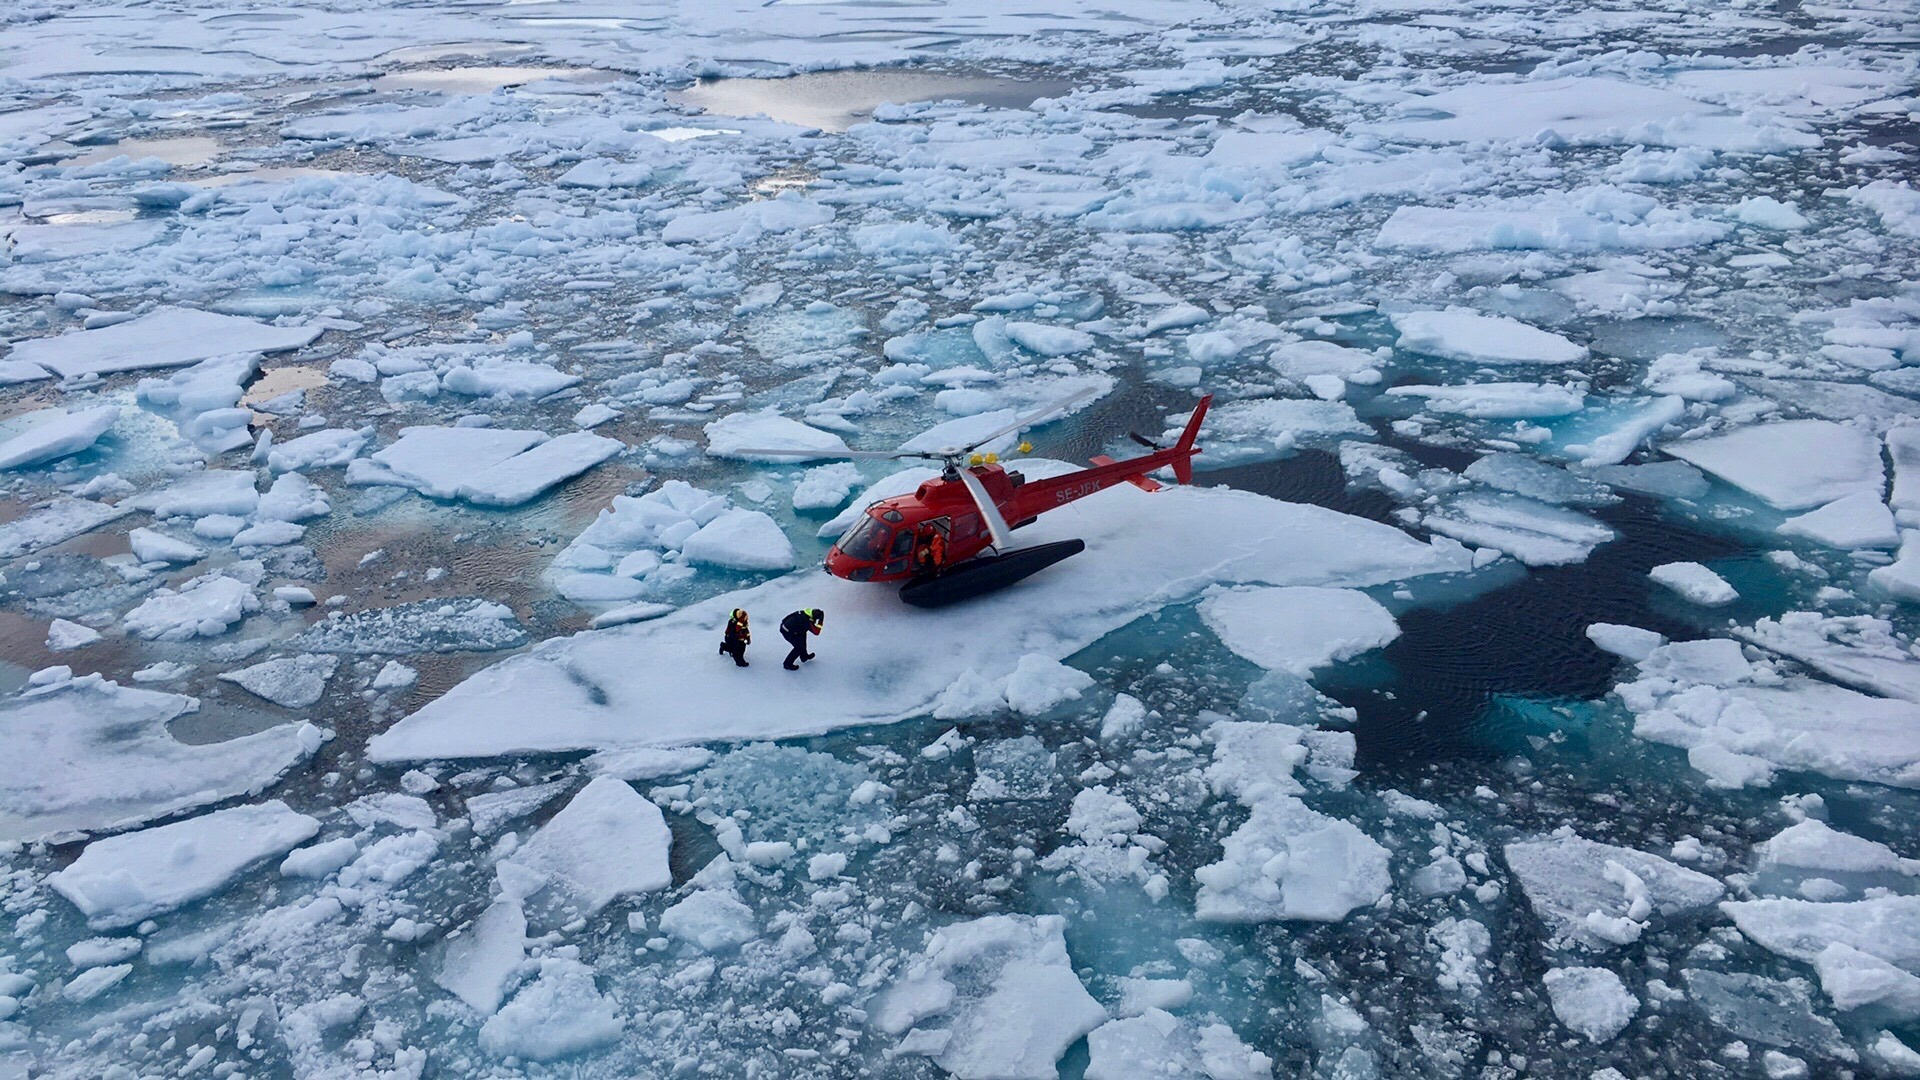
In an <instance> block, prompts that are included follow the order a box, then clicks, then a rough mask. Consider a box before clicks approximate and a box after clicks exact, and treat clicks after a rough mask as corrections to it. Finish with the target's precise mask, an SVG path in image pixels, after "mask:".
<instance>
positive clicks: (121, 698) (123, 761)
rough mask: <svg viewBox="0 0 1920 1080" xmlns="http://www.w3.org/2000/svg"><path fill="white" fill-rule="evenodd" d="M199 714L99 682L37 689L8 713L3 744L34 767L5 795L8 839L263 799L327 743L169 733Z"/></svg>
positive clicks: (277, 730) (176, 701) (293, 729)
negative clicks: (254, 794) (235, 799)
mask: <svg viewBox="0 0 1920 1080" xmlns="http://www.w3.org/2000/svg"><path fill="white" fill-rule="evenodd" d="M198 707H199V702H198V701H196V700H195V699H193V698H190V697H185V696H182V695H179V694H168V693H161V692H158V691H154V690H140V689H135V688H133V687H127V686H118V685H116V684H114V683H112V682H108V681H107V680H105V679H103V678H101V677H100V676H98V675H86V676H80V677H78V678H73V679H67V680H61V681H58V682H53V683H50V684H48V685H45V686H41V687H32V688H29V689H28V690H26V691H25V692H23V693H22V694H20V695H19V696H18V697H16V698H13V699H12V700H10V701H7V702H6V703H5V704H4V705H0V745H4V746H5V747H6V748H7V756H8V757H10V758H12V759H14V760H16V761H26V760H29V759H31V760H33V761H34V762H35V763H36V765H35V767H34V768H33V769H31V770H26V771H23V772H20V773H19V774H17V775H16V776H15V777H14V779H13V781H12V782H11V783H9V784H8V785H7V789H6V791H5V793H4V794H0V837H3V838H5V839H13V840H34V839H41V838H44V837H48V836H52V835H57V834H71V833H75V832H90V831H94V830H99V829H106V828H111V827H115V826H125V825H131V824H136V823H139V822H142V821H149V820H152V819H154V818H159V817H164V816H166V815H168V814H171V813H176V812H178V811H181V810H186V809H189V808H192V807H196V806H202V805H205V804H207V803H212V802H217V801H219V800H221V799H225V798H229V797H232V796H235V795H241V794H245V793H247V792H251V791H257V790H259V789H261V788H263V787H265V786H266V785H268V784H269V783H272V782H273V781H274V780H276V779H278V778H279V777H280V776H281V774H283V773H285V772H286V771H287V770H288V769H289V768H291V767H292V766H294V765H295V764H297V763H299V762H300V761H303V760H305V759H306V757H307V756H308V755H310V754H312V753H313V752H314V751H315V750H316V749H318V747H319V745H320V741H321V736H320V732H319V730H318V729H316V728H314V727H312V726H311V725H304V724H284V725H281V726H278V727H270V728H267V729H266V730H264V731H258V732H255V733H254V734H251V735H242V736H240V737H238V738H235V739H229V740H227V741H225V742H218V743H209V744H200V745H195V744H189V743H183V742H180V741H178V740H177V739H175V738H174V737H173V736H172V735H171V734H169V733H168V730H167V725H168V724H169V723H170V722H172V721H173V720H175V719H176V718H178V717H181V716H185V715H188V714H190V713H191V712H192V711H193V710H195V709H197V708H198Z"/></svg>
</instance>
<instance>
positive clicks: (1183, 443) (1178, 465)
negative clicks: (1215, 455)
mask: <svg viewBox="0 0 1920 1080" xmlns="http://www.w3.org/2000/svg"><path fill="white" fill-rule="evenodd" d="M1212 404H1213V395H1212V394H1208V395H1206V396H1205V397H1203V398H1201V399H1200V404H1198V405H1195V406H1194V407H1193V416H1191V417H1190V418H1188V420H1187V426H1186V429H1185V430H1183V431H1181V432H1180V441H1179V442H1177V443H1175V444H1174V446H1173V449H1174V452H1175V454H1177V455H1178V456H1176V457H1175V458H1174V459H1173V478H1174V479H1175V480H1178V481H1180V482H1181V483H1183V484H1191V483H1193V455H1195V454H1198V453H1200V448H1199V447H1198V446H1195V445H1194V440H1196V439H1198V438H1199V437H1200V422H1201V421H1202V420H1205V419H1206V418H1207V408H1208V406H1210V405H1212Z"/></svg>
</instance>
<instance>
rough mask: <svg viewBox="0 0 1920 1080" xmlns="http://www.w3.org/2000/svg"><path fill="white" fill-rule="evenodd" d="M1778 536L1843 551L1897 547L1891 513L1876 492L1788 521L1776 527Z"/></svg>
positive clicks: (1832, 504) (1833, 503) (1868, 492)
mask: <svg viewBox="0 0 1920 1080" xmlns="http://www.w3.org/2000/svg"><path fill="white" fill-rule="evenodd" d="M1779 532H1780V533H1781V534H1782V535H1784V536H1804V537H1806V538H1807V539H1809V540H1812V541H1815V542H1816V543H1821V544H1825V545H1827V546H1828V547H1833V548H1840V549H1842V550H1846V551H1852V550H1855V549H1858V548H1890V547H1894V546H1896V545H1898V544H1899V543H1900V531H1899V529H1897V528H1895V526H1894V523H1893V511H1891V510H1889V509H1887V504H1886V503H1883V502H1881V501H1880V494H1879V492H1876V491H1860V492H1855V493H1854V494H1852V495H1848V496H1846V497H1845V498H1841V499H1835V500H1834V501H1832V502H1830V503H1828V504H1827V505H1825V506H1823V507H1821V508H1820V509H1818V510H1813V511H1810V512H1808V513H1805V514H1801V515H1800V516H1799V517H1791V518H1788V519H1787V520H1785V521H1783V522H1781V523H1780V528H1779Z"/></svg>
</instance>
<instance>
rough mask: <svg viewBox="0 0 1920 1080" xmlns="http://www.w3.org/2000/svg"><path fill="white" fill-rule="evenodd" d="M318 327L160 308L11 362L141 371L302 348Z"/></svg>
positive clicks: (33, 342) (57, 369)
mask: <svg viewBox="0 0 1920 1080" xmlns="http://www.w3.org/2000/svg"><path fill="white" fill-rule="evenodd" d="M321 330H322V328H321V327H318V326H269V325H267V324H265V323H261V322H256V321H254V320H252V319H244V318H240V317H239V316H235V315H216V314H214V313H213V312H210V311H195V310H192V309H189V308H160V309H159V310H157V311H152V312H149V313H147V314H145V315H142V316H140V317H139V318H137V319H133V320H131V321H128V322H123V323H119V324H117V325H114V326H108V327H103V328H101V329H98V330H82V331H80V332H78V333H72V334H60V335H57V336H54V337H44V338H30V339H28V340H25V341H19V342H15V343H14V346H13V352H12V353H11V354H10V355H9V359H11V360H15V361H28V362H31V363H35V364H38V365H40V366H41V367H44V368H46V369H47V370H49V371H52V372H53V373H54V374H55V375H58V376H60V377H61V378H68V379H70V378H73V377H75V376H79V375H88V374H101V375H105V374H110V373H112V372H116V371H132V370H135V369H139V368H163V367H180V366H183V365H186V364H193V363H198V362H200V361H202V360H206V359H209V358H211V357H215V356H229V355H232V354H235V353H274V352H285V351H286V350H288V349H297V348H300V347H301V346H303V345H306V344H308V343H310V342H312V341H313V339H314V338H317V337H319V336H320V334H321Z"/></svg>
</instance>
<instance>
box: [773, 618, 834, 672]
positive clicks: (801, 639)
mask: <svg viewBox="0 0 1920 1080" xmlns="http://www.w3.org/2000/svg"><path fill="white" fill-rule="evenodd" d="M825 625H827V613H826V612H824V611H821V610H820V609H819V608H805V609H803V610H800V611H796V612H794V613H793V614H791V615H788V616H787V617H786V618H784V619H781V620H780V636H781V637H783V638H786V639H787V644H789V645H791V646H793V651H792V652H789V653H788V654H787V659H786V662H785V663H783V664H782V665H781V666H782V667H784V668H786V669H787V670H788V671H793V670H795V669H797V668H798V667H799V666H800V665H799V663H798V661H801V660H811V659H813V654H812V653H810V652H808V651H807V635H808V634H818V633H819V632H820V629H821V627H824V626H825Z"/></svg>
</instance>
